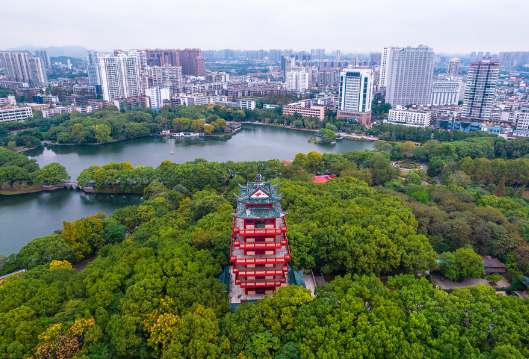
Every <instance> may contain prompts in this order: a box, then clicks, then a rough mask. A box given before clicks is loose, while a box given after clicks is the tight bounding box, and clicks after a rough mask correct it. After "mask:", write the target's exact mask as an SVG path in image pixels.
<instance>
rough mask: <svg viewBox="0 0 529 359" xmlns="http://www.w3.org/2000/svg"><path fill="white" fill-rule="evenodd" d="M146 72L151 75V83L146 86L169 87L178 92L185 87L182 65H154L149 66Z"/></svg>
mask: <svg viewBox="0 0 529 359" xmlns="http://www.w3.org/2000/svg"><path fill="white" fill-rule="evenodd" d="M146 73H147V75H148V76H150V80H151V83H149V84H148V85H149V86H146V87H160V88H165V87H166V88H169V89H170V91H171V93H173V94H176V93H178V92H180V91H182V89H183V88H184V81H183V78H182V68H181V67H180V66H169V65H166V66H152V67H147V69H146ZM151 105H152V103H151Z"/></svg>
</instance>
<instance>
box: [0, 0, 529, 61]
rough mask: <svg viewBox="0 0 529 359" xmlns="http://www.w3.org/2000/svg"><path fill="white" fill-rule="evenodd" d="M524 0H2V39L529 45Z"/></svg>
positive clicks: (5, 43)
mask: <svg viewBox="0 0 529 359" xmlns="http://www.w3.org/2000/svg"><path fill="white" fill-rule="evenodd" d="M528 15H529V0H443V1H431V0H430V1H429V0H362V1H359V0H265V1H255V0H119V1H116V0H89V1H76V0H69V1H64V0H51V1H42V0H17V1H2V6H1V8H0V24H1V27H0V29H1V30H0V31H1V32H0V34H1V36H0V49H6V48H10V47H16V46H20V45H25V44H32V45H36V46H44V47H47V46H64V45H80V46H84V47H87V48H93V49H97V50H102V51H109V50H112V49H114V48H120V49H124V50H128V49H131V48H157V47H159V48H185V47H199V48H201V49H202V50H209V49H216V50H220V49H225V48H231V49H248V50H249V49H256V50H257V49H286V48H287V49H294V50H310V49H311V48H325V49H326V52H327V53H330V52H331V51H333V50H337V49H339V50H341V51H342V53H345V52H358V53H361V52H371V51H381V50H382V48H383V47H384V46H408V45H410V46H417V45H419V44H424V45H428V46H431V47H433V48H434V51H436V52H439V53H460V52H461V53H469V52H471V51H484V52H486V51H490V52H493V53H497V52H499V51H515V50H527V51H529V37H528V35H527V34H528V21H527V17H528Z"/></svg>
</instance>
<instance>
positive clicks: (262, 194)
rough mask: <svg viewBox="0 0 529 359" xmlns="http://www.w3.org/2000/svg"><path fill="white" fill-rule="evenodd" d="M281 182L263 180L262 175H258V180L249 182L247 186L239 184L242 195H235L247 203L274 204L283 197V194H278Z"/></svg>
mask: <svg viewBox="0 0 529 359" xmlns="http://www.w3.org/2000/svg"><path fill="white" fill-rule="evenodd" d="M278 186H279V184H275V185H273V184H272V183H271V182H270V181H269V182H263V181H261V177H260V175H258V176H257V181H255V182H248V183H247V184H246V186H242V185H240V184H239V188H240V190H241V195H240V196H239V195H237V194H235V193H234V195H235V199H236V200H237V201H238V202H242V203H246V204H272V203H276V202H280V201H281V200H282V199H283V194H282V193H280V194H277V187H278Z"/></svg>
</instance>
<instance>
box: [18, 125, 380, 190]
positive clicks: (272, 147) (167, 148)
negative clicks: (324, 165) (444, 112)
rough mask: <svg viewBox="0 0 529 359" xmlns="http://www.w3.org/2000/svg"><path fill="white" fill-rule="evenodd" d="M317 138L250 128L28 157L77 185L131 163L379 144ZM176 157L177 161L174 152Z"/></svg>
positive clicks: (290, 154) (245, 157)
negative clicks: (58, 167)
mask: <svg viewBox="0 0 529 359" xmlns="http://www.w3.org/2000/svg"><path fill="white" fill-rule="evenodd" d="M314 135H315V133H314V132H305V131H296V130H291V129H284V128H280V127H272V126H263V125H251V124H244V127H243V129H242V130H241V131H240V132H238V133H237V134H235V135H234V136H232V137H231V138H229V139H227V140H226V139H211V138H182V139H175V138H169V139H164V138H152V137H143V138H138V139H134V140H128V141H121V142H115V143H108V144H105V145H101V146H53V147H50V148H42V147H41V148H37V149H35V150H32V151H28V152H25V154H26V155H28V156H29V157H31V158H35V159H36V160H37V162H38V163H39V165H40V166H41V167H42V166H44V165H47V164H49V163H51V162H59V163H61V164H62V165H63V166H65V167H66V169H67V171H68V173H69V174H70V175H71V176H72V179H73V180H75V179H76V178H77V176H78V175H79V173H81V171H82V170H83V169H85V168H88V166H90V165H100V166H102V165H106V164H107V163H109V162H117V163H119V162H130V163H131V164H132V165H133V166H138V165H143V166H152V167H154V168H156V167H158V165H159V164H160V163H161V162H162V161H164V160H169V161H171V162H175V163H184V162H187V161H193V160H195V159H196V158H204V159H206V160H208V161H215V162H226V161H230V160H231V161H256V160H270V159H280V160H284V159H294V156H295V155H296V154H297V153H299V152H303V153H307V152H309V151H314V150H316V151H320V152H335V153H344V152H347V151H352V150H358V151H363V150H367V149H371V148H372V147H373V142H361V141H347V140H340V141H338V142H337V143H336V144H335V145H330V144H325V145H323V144H322V145H320V144H313V143H308V142H307V140H308V139H309V138H310V137H311V136H314ZM171 151H172V152H174V155H171V154H170V152H171Z"/></svg>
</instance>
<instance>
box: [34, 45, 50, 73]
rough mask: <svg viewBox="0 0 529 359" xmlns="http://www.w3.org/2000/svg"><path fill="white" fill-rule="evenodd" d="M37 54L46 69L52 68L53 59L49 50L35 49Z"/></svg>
mask: <svg viewBox="0 0 529 359" xmlns="http://www.w3.org/2000/svg"><path fill="white" fill-rule="evenodd" d="M35 55H36V56H37V57H38V58H39V59H40V62H41V63H42V64H43V65H44V68H45V69H46V70H50V69H51V60H50V54H49V53H48V50H35Z"/></svg>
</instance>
